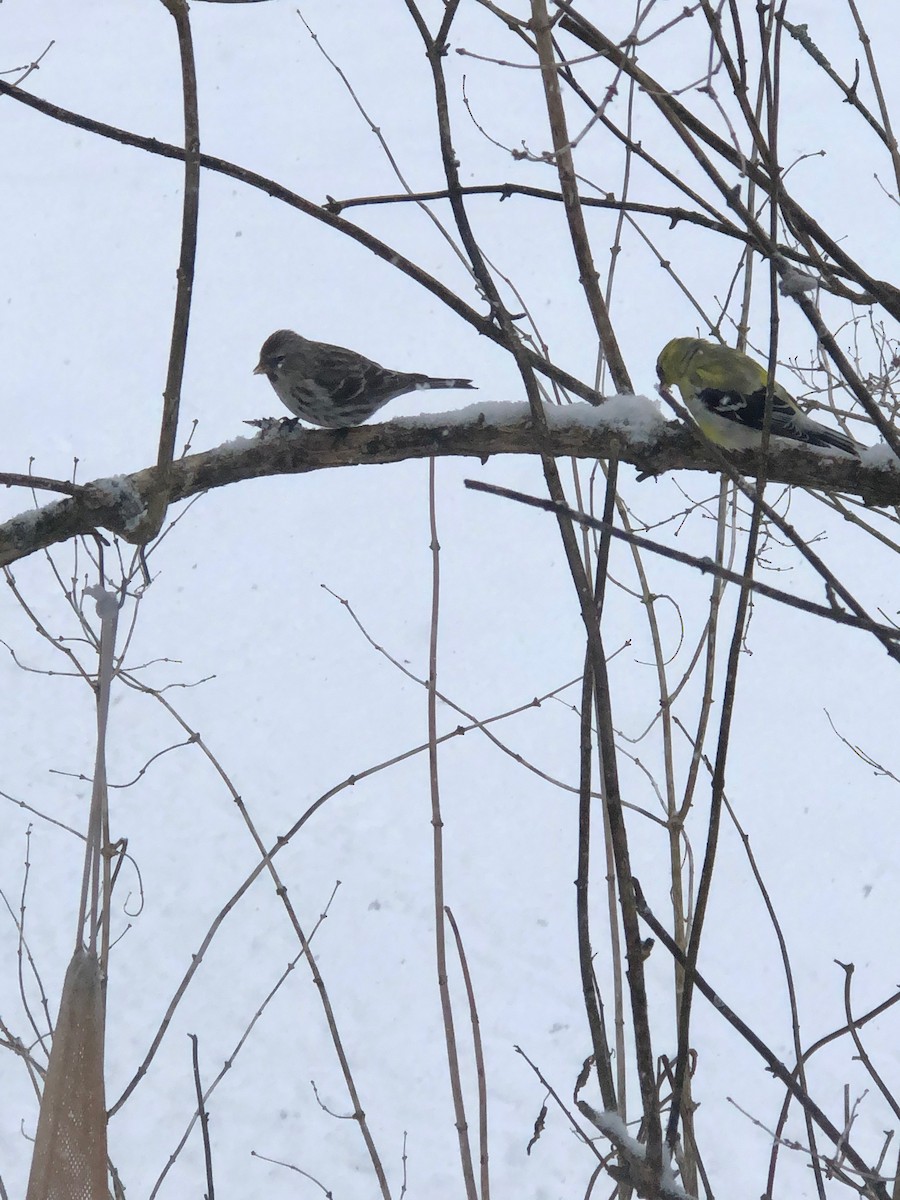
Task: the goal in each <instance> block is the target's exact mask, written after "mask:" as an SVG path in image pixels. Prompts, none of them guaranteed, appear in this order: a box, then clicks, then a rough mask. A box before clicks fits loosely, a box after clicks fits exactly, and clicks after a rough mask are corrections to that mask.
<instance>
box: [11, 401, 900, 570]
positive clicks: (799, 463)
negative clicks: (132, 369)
mask: <svg viewBox="0 0 900 1200" xmlns="http://www.w3.org/2000/svg"><path fill="white" fill-rule="evenodd" d="M585 413H586V415H587V417H588V419H589V420H590V419H591V418H592V417H593V415H594V414H593V412H592V411H591V410H585ZM553 417H554V419H553V427H552V428H551V429H550V430H549V431H548V433H547V436H546V445H545V446H544V449H545V450H546V452H548V453H549V454H551V455H553V456H554V457H557V458H586V459H597V458H610V457H613V456H618V457H619V458H620V460H621V462H622V463H625V464H628V465H630V466H632V467H635V468H636V469H637V470H638V472H640V474H641V475H645V476H656V475H662V474H665V473H666V472H667V471H676V470H678V471H680V470H691V471H708V472H710V473H712V474H716V473H718V472H719V471H720V470H721V464H720V462H719V460H718V458H716V457H715V456H714V455H713V454H712V453H711V452H710V451H709V450H708V449H707V448H706V447H705V446H703V445H700V444H699V443H698V441H697V438H696V436H695V434H694V433H693V431H692V430H691V429H688V428H687V427H685V426H682V425H680V424H677V423H676V422H671V423H669V424H666V425H661V426H660V430H659V433H658V434H656V435H655V436H653V437H652V438H646V439H644V438H642V439H640V440H638V439H636V438H634V437H632V436H629V433H628V430H627V428H625V427H617V426H614V425H608V426H606V425H596V426H590V425H587V424H582V423H580V422H579V419H578V412H577V409H575V408H574V407H573V408H572V409H563V410H559V411H558V412H557V411H554V412H553ZM563 417H570V418H571V424H568V423H567V424H566V425H565V426H561V418H563ZM431 421H434V419H433V418H431ZM425 422H426V418H415V421H409V422H403V421H390V422H386V423H384V424H377V425H360V426H358V427H357V428H355V429H338V430H334V429H307V428H304V427H299V426H298V427H297V428H296V429H294V430H290V431H289V430H287V429H280V428H278V429H274V430H272V431H271V432H266V433H263V434H260V435H259V436H257V437H253V438H247V439H246V440H238V441H236V442H230V443H227V444H225V445H223V446H219V447H216V448H214V449H212V450H206V451H203V452H202V453H200V454H191V455H188V456H187V457H185V458H182V459H179V460H177V461H176V462H174V463H173V464H172V476H171V481H170V482H171V491H170V501H171V502H172V503H175V502H176V501H178V500H186V499H188V498H189V497H191V496H196V495H197V494H198V493H199V492H206V491H210V490H212V489H213V488H219V487H225V486H226V485H228V484H233V483H240V482H241V481H242V480H245V479H263V478H266V477H268V476H272V475H302V474H307V473H308V472H311V471H321V470H326V469H328V468H334V467H350V466H360V465H367V464H368V465H372V466H375V465H378V464H384V463H394V462H403V461H404V460H406V459H418V458H428V457H429V456H431V455H437V456H448V457H463V458H479V459H481V460H482V461H483V462H486V461H487V459H488V458H490V457H491V456H492V455H495V454H534V453H536V447H535V442H534V430H533V428H532V425H531V419H530V416H529V414H528V412H527V409H526V407H525V406H524V405H521V406H519V405H512V404H511V405H510V417H509V419H507V420H504V421H503V422H502V423H497V424H490V423H488V422H487V421H486V420H485V419H484V418H483V417H479V416H474V417H473V418H472V420H471V421H470V422H467V423H462V422H460V421H454V422H453V423H452V424H446V425H442V424H438V423H437V422H434V423H428V424H426V423H425ZM730 461H732V462H733V463H734V465H735V467H736V468H737V469H738V470H740V471H741V472H742V473H745V474H746V475H748V476H751V477H753V476H755V475H756V474H757V472H758V466H759V463H758V458H757V456H756V455H755V454H754V453H753V452H751V451H743V452H741V453H734V454H732V455H731V456H730ZM767 474H768V478H769V479H770V480H771V481H772V482H774V483H787V484H793V485H795V486H798V487H807V488H812V489H816V490H820V491H829V492H842V493H846V494H849V495H853V496H859V497H861V498H862V499H863V500H865V501H866V503H867V504H871V505H895V504H900V472H896V471H891V470H885V469H882V468H878V467H870V466H865V465H864V464H862V463H860V462H857V461H856V460H855V459H850V458H847V459H846V460H845V459H837V458H827V457H825V456H824V455H818V454H816V452H815V451H812V450H803V449H801V448H797V449H795V448H793V447H787V448H784V449H782V448H780V447H779V448H778V449H776V450H772V451H770V454H769V459H768V468H767ZM155 479H156V469H155V467H148V468H145V469H144V470H142V471H136V472H135V473H134V474H132V475H123V476H119V477H117V478H115V479H100V480H95V481H93V482H92V483H87V484H84V485H82V486H81V487H79V489H78V495H77V496H76V497H73V498H72V499H66V500H59V501H56V502H54V503H53V504H48V505H45V506H43V507H42V508H38V509H33V510H30V511H26V512H24V513H22V514H21V515H19V516H16V517H13V518H11V519H10V520H8V521H7V522H6V523H5V524H2V525H0V566H8V565H9V564H10V563H13V562H16V561H17V560H19V559H22V558H26V557H27V556H28V555H29V554H32V553H33V552H34V551H35V550H41V549H46V548H47V547H48V546H53V545H57V544H59V543H60V542H65V541H67V540H68V539H69V538H71V537H74V536H76V535H78V534H86V533H92V532H93V531H94V530H96V529H98V528H100V529H106V530H109V531H110V532H111V533H114V534H117V535H119V536H120V537H123V538H124V539H125V540H126V541H131V540H134V533H135V531H136V529H137V523H138V522H139V521H140V519H141V516H142V511H143V505H144V504H145V502H146V500H147V498H148V497H149V496H150V494H151V492H152V489H153V487H154V484H155Z"/></svg>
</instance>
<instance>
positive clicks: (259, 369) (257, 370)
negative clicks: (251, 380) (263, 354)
mask: <svg viewBox="0 0 900 1200" xmlns="http://www.w3.org/2000/svg"><path fill="white" fill-rule="evenodd" d="M265 373H266V366H265V363H264V362H263V360H262V359H260V360H259V362H258V363H257V364H256V366H255V367H254V368H253V374H254V375H265Z"/></svg>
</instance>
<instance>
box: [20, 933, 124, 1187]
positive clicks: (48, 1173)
mask: <svg viewBox="0 0 900 1200" xmlns="http://www.w3.org/2000/svg"><path fill="white" fill-rule="evenodd" d="M108 1197H109V1190H108V1187H107V1174H106V1097H105V1092H104V1087H103V993H102V990H101V984H100V964H99V962H98V961H97V956H96V954H92V953H90V952H89V951H87V950H76V951H75V954H74V955H73V957H72V961H71V962H70V963H69V969H68V970H67V971H66V980H65V983H64V984H63V991H62V998H61V1000H60V1002H59V1017H58V1019H57V1022H56V1033H55V1035H54V1037H53V1047H52V1049H51V1051H50V1065H49V1067H48V1069H47V1077H46V1080H45V1081H44V1095H43V1098H42V1100H41V1115H40V1118H39V1119H38V1127H37V1136H36V1137H35V1140H34V1158H33V1159H32V1163H31V1176H30V1178H29V1180H28V1193H27V1196H26V1200H108Z"/></svg>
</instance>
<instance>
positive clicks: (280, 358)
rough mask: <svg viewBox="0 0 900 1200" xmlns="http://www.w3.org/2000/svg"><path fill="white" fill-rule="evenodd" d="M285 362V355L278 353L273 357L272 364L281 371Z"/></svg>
mask: <svg viewBox="0 0 900 1200" xmlns="http://www.w3.org/2000/svg"><path fill="white" fill-rule="evenodd" d="M283 364H284V355H283V354H276V355H275V357H274V358H273V359H272V366H273V367H274V368H275V370H276V371H280V370H281V368H282V366H283Z"/></svg>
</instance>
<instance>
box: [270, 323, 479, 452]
mask: <svg viewBox="0 0 900 1200" xmlns="http://www.w3.org/2000/svg"><path fill="white" fill-rule="evenodd" d="M253 374H254V375H265V376H266V377H267V378H268V380H269V383H271V385H272V387H273V388H274V389H275V393H276V395H277V396H278V399H279V400H280V401H281V402H282V404H284V405H285V407H286V408H289V409H290V411H291V412H292V413H294V415H295V416H298V417H302V418H303V420H304V421H310V422H312V424H313V425H324V426H326V427H327V428H330V429H341V428H343V427H345V426H347V425H361V424H362V422H363V421H367V420H368V419H369V417H371V415H372V414H373V413H374V412H377V411H378V409H379V408H381V406H382V405H383V404H387V402H388V401H389V400H393V399H394V397H395V396H402V395H404V394H405V393H406V392H414V391H419V390H422V391H425V390H427V389H429V388H471V387H474V384H473V383H472V381H471V379H433V378H432V377H431V376H430V375H414V374H408V373H407V372H406V371H388V370H387V369H386V368H385V367H380V366H379V365H378V363H376V362H372V360H371V359H370V358H365V357H364V356H363V355H362V354H357V353H356V351H354V350H345V349H344V348H343V346H329V345H328V344H327V342H311V341H309V340H308V339H307V338H305V337H301V336H300V334H299V333H293V332H292V331H291V330H290V329H279V330H278V331H277V332H276V333H273V334H271V335H270V336H269V337H267V338H266V340H265V341H264V342H263V346H262V349H261V350H260V352H259V362H258V363H257V364H256V367H255V368H254V371H253Z"/></svg>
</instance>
